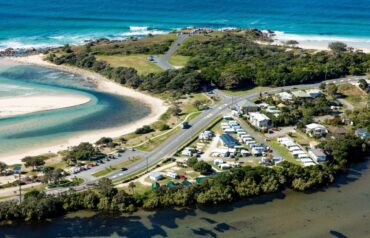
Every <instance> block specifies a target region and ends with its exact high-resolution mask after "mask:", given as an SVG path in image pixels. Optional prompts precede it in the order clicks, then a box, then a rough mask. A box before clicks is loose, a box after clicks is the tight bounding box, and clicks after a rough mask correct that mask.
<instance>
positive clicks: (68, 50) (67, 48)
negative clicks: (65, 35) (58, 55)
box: [63, 44, 73, 53]
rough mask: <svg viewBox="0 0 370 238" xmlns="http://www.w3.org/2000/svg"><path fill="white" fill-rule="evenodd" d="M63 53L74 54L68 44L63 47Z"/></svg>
mask: <svg viewBox="0 0 370 238" xmlns="http://www.w3.org/2000/svg"><path fill="white" fill-rule="evenodd" d="M63 51H64V52H66V53H72V52H73V50H72V48H71V47H70V46H69V45H68V44H66V45H64V46H63Z"/></svg>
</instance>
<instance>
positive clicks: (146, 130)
mask: <svg viewBox="0 0 370 238" xmlns="http://www.w3.org/2000/svg"><path fill="white" fill-rule="evenodd" d="M153 131H154V129H153V128H151V127H150V126H143V127H140V128H137V129H136V130H135V134H138V135H142V134H147V133H150V132H153Z"/></svg>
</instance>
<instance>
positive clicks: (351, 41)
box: [273, 31, 370, 53]
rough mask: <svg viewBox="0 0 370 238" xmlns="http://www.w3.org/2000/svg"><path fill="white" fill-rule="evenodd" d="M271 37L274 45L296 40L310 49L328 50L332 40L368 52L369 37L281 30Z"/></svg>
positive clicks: (369, 46) (369, 51)
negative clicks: (289, 32)
mask: <svg viewBox="0 0 370 238" xmlns="http://www.w3.org/2000/svg"><path fill="white" fill-rule="evenodd" d="M275 34H276V35H275V36H274V37H273V39H274V43H273V44H276V45H283V44H284V42H286V41H288V40H296V41H298V43H299V44H298V45H297V46H298V47H300V48H303V49H312V50H329V48H328V45H329V44H330V43H332V42H337V41H339V42H343V43H345V44H347V46H348V47H352V48H354V49H355V50H362V51H363V52H364V53H370V39H369V38H364V39H361V38H350V37H336V36H320V35H312V36H310V35H295V34H286V33H283V32H278V31H276V32H275Z"/></svg>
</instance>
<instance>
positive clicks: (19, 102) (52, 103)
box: [0, 94, 91, 118]
mask: <svg viewBox="0 0 370 238" xmlns="http://www.w3.org/2000/svg"><path fill="white" fill-rule="evenodd" d="M90 101H91V99H90V98H89V97H88V96H83V95H77V94H76V95H75V94H59V95H28V96H15V97H5V98H0V118H4V117H10V116H17V115H22V114H28V113H33V112H40V111H49V110H55V109H61V108H67V107H73V106H77V105H81V104H85V103H88V102H90Z"/></svg>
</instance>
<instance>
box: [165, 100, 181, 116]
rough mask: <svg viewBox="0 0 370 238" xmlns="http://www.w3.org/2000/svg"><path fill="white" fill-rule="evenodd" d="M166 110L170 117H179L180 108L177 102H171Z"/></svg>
mask: <svg viewBox="0 0 370 238" xmlns="http://www.w3.org/2000/svg"><path fill="white" fill-rule="evenodd" d="M168 110H169V112H170V113H171V114H172V115H174V116H176V117H179V116H180V115H181V108H180V106H179V104H178V103H177V102H173V103H172V106H171V107H170V109H168Z"/></svg>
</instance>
